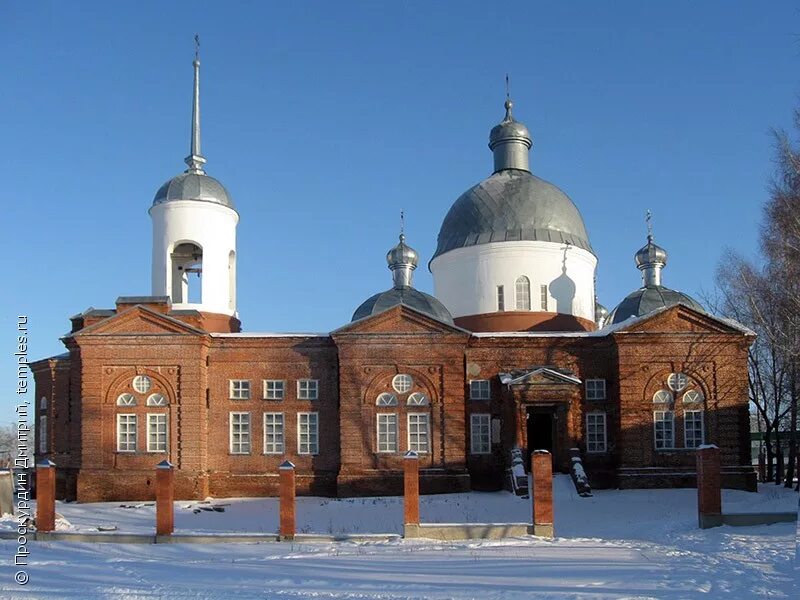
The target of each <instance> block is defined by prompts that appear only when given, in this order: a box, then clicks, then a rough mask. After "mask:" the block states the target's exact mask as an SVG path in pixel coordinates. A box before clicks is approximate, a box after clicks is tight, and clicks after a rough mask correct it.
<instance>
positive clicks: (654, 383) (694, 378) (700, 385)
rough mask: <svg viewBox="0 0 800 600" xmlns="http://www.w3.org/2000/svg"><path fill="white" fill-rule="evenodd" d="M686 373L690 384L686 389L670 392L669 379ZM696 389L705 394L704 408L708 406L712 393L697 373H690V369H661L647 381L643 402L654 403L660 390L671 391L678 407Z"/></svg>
mask: <svg viewBox="0 0 800 600" xmlns="http://www.w3.org/2000/svg"><path fill="white" fill-rule="evenodd" d="M678 372H680V373H684V374H685V375H686V377H687V378H688V379H689V383H688V384H687V385H686V387H685V388H684V389H683V390H681V391H680V392H673V391H672V390H670V388H669V386H668V385H667V377H669V376H670V374H671V373H678ZM692 389H696V390H699V391H700V392H702V394H703V399H704V401H703V406H708V405H709V404H710V401H711V397H712V395H711V392H710V390H709V387H708V384H706V382H705V380H704V379H703V378H702V377H700V376H699V375H698V374H697V373H696V372H694V371H690V370H688V369H683V370H680V369H675V370H670V369H659V370H658V371H657V372H656V373H654V374H653V375H651V376H650V378H649V379H648V380H647V383H646V384H645V386H644V389H643V390H642V400H643V401H645V402H652V401H653V395H654V394H655V393H656V392H657V391H658V390H669V391H670V393H672V396H673V401H674V403H675V404H676V405H677V404H679V403H680V402H681V400H682V398H683V395H684V394H685V393H686V392H688V391H689V390H692Z"/></svg>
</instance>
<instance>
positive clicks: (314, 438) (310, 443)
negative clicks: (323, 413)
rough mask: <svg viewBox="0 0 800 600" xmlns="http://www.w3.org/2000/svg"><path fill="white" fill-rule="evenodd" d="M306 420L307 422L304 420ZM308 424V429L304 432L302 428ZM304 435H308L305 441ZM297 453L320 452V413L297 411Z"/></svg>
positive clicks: (310, 453) (311, 453)
mask: <svg viewBox="0 0 800 600" xmlns="http://www.w3.org/2000/svg"><path fill="white" fill-rule="evenodd" d="M304 420H305V423H304V422H303V421H304ZM304 425H305V426H306V427H307V429H308V431H307V432H305V433H303V431H302V428H303V426H304ZM303 436H306V439H305V441H304V440H303ZM297 453H298V454H306V455H312V456H313V455H316V454H319V413H318V412H301V413H297Z"/></svg>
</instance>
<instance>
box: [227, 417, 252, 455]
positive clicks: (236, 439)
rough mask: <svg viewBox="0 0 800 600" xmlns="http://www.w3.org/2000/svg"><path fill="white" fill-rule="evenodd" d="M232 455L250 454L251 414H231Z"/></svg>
mask: <svg viewBox="0 0 800 600" xmlns="http://www.w3.org/2000/svg"><path fill="white" fill-rule="evenodd" d="M230 416H231V434H230V435H231V440H230V441H231V444H230V450H231V454H250V413H249V412H232V413H231V415H230Z"/></svg>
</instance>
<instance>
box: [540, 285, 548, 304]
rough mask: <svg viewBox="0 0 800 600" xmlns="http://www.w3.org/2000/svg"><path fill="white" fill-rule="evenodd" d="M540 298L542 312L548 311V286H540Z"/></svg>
mask: <svg viewBox="0 0 800 600" xmlns="http://www.w3.org/2000/svg"><path fill="white" fill-rule="evenodd" d="M539 297H540V299H541V304H542V310H547V285H546V284H542V285H541V286H539Z"/></svg>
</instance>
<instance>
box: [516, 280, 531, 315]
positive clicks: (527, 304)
mask: <svg viewBox="0 0 800 600" xmlns="http://www.w3.org/2000/svg"><path fill="white" fill-rule="evenodd" d="M514 288H515V291H516V296H517V310H530V309H531V282H530V280H529V279H528V278H527V277H525V276H524V275H523V276H521V277H518V278H517V281H516V283H515V284H514Z"/></svg>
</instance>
